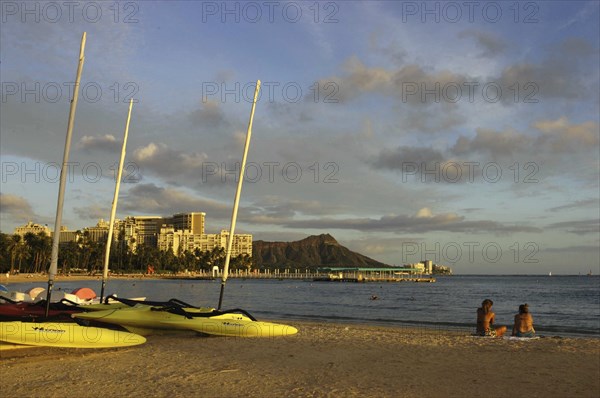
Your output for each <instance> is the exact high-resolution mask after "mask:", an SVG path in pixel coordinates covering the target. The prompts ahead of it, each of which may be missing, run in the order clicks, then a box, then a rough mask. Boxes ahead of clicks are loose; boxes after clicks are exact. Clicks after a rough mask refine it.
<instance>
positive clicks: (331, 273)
mask: <svg viewBox="0 0 600 398" xmlns="http://www.w3.org/2000/svg"><path fill="white" fill-rule="evenodd" d="M218 277H219V272H207V271H199V272H193V273H185V274H184V275H181V274H178V275H174V276H171V278H174V279H194V280H214V279H216V278H218ZM229 277H230V278H242V279H278V280H288V279H296V280H298V279H299V280H307V281H314V282H351V283H362V282H425V283H432V282H435V281H436V280H435V278H434V277H433V276H432V275H431V274H424V273H417V272H407V269H406V268H401V267H389V268H341V267H335V268H316V269H292V268H286V269H273V270H271V269H264V270H247V269H243V270H242V269H236V270H233V271H232V272H231V274H230V275H229Z"/></svg>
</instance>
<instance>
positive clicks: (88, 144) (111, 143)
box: [77, 134, 122, 153]
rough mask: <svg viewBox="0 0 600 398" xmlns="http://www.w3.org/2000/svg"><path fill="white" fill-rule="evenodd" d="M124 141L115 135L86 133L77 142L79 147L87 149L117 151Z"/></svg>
mask: <svg viewBox="0 0 600 398" xmlns="http://www.w3.org/2000/svg"><path fill="white" fill-rule="evenodd" d="M121 145H122V142H118V141H117V139H116V138H115V136H114V135H112V134H105V135H103V136H89V135H84V136H83V137H81V139H80V140H79V142H78V143H77V148H79V149H83V150H86V151H92V150H100V151H106V152H112V153H116V152H118V151H120V149H121Z"/></svg>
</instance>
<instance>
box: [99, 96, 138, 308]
mask: <svg viewBox="0 0 600 398" xmlns="http://www.w3.org/2000/svg"><path fill="white" fill-rule="evenodd" d="M131 108H133V98H132V99H131V100H130V101H129V113H128V114H127V122H125V133H123V147H122V148H121V159H120V160H119V171H118V172H117V181H116V183H115V195H114V197H113V201H112V208H111V210H110V223H109V226H108V238H107V241H106V252H105V253H104V270H103V272H102V288H101V290H100V301H101V302H102V299H103V298H104V288H105V287H106V279H107V278H108V260H109V258H110V245H111V243H112V237H113V228H114V225H115V215H116V213H117V202H118V201H119V188H120V187H121V176H122V175H123V164H124V163H125V152H126V149H127V137H128V136H129V121H130V120H131Z"/></svg>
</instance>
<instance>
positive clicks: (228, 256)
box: [217, 80, 260, 310]
mask: <svg viewBox="0 0 600 398" xmlns="http://www.w3.org/2000/svg"><path fill="white" fill-rule="evenodd" d="M259 91H260V80H257V81H256V89H255V90H254V100H253V101H252V109H251V111H250V120H249V121H248V131H247V133H246V143H245V145H244V154H243V156H242V164H241V166H240V175H239V178H238V185H237V189H236V191H235V199H234V201H233V211H232V213H231V226H230V227H229V236H228V237H227V251H226V254H225V265H224V266H223V277H222V279H221V292H220V293H219V305H218V307H217V309H218V310H220V309H221V305H222V304H223V292H224V290H225V283H226V282H227V276H228V274H229V261H230V259H231V247H232V244H233V235H234V233H235V223H236V221H237V212H238V206H239V204H240V195H241V193H242V183H243V182H244V171H245V169H246V159H247V158H248V148H249V147H250V138H251V137H252V121H253V120H254V110H255V109H256V101H257V100H258V93H259Z"/></svg>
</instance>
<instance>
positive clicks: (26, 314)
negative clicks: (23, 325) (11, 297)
mask: <svg viewBox="0 0 600 398" xmlns="http://www.w3.org/2000/svg"><path fill="white" fill-rule="evenodd" d="M77 312H82V309H81V308H79V307H76V306H72V305H66V304H63V303H51V304H50V311H49V312H48V317H52V318H65V319H70V318H71V314H75V313H77ZM45 315H46V302H45V301H40V302H37V303H6V304H0V320H3V321H4V320H11V321H12V320H17V321H20V320H32V319H36V318H44V317H45Z"/></svg>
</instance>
